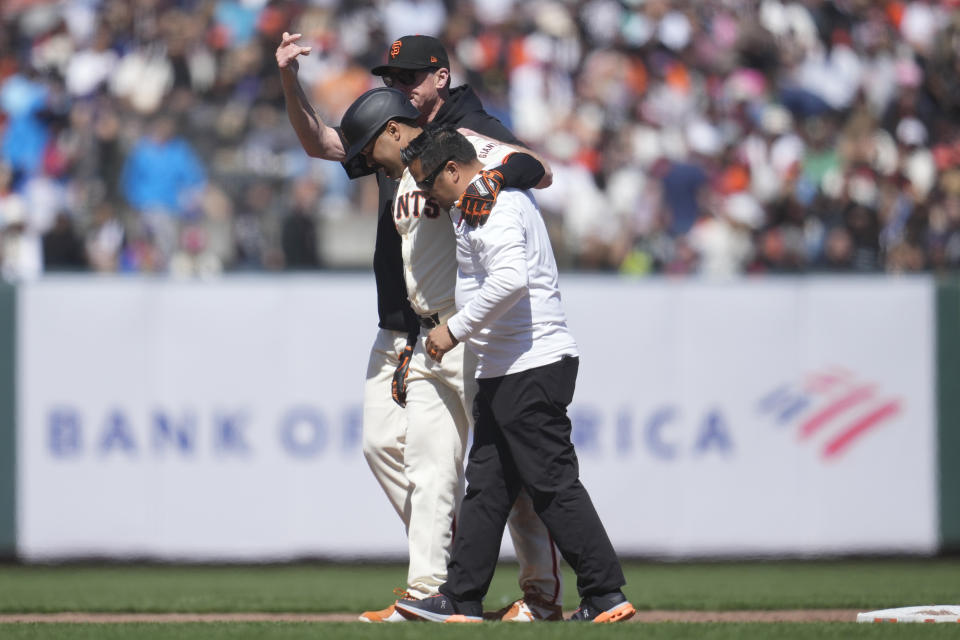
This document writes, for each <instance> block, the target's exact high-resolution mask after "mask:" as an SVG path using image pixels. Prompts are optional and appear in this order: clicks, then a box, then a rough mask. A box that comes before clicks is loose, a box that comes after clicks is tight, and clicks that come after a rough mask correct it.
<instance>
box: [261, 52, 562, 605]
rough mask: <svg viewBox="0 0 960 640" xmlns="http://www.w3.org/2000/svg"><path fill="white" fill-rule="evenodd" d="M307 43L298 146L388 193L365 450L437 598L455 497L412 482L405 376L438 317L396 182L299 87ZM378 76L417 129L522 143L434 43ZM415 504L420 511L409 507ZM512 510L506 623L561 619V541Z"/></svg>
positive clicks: (417, 572)
mask: <svg viewBox="0 0 960 640" xmlns="http://www.w3.org/2000/svg"><path fill="white" fill-rule="evenodd" d="M300 37H301V36H300V34H289V33H284V34H283V40H282V42H281V44H280V46H279V47H278V48H277V52H276V58H277V65H278V67H279V68H280V73H281V78H282V82H283V90H284V95H285V97H286V101H287V115H288V117H289V119H290V122H291V124H292V125H293V127H294V130H295V131H296V132H297V136H298V137H299V139H300V143H301V144H302V145H303V148H304V149H305V150H306V152H307V153H308V155H310V156H312V157H315V158H322V159H325V160H334V161H338V162H343V164H344V169H345V170H346V171H347V175H348V176H349V177H350V178H351V179H353V178H357V177H360V176H364V175H369V174H371V173H376V176H377V183H378V185H379V188H380V198H379V218H378V223H377V237H376V248H375V251H374V260H373V262H374V264H373V268H374V276H375V278H376V283H377V302H378V311H379V315H380V324H379V327H380V330H379V333H378V335H377V339H376V340H375V342H374V346H373V349H372V350H371V354H370V360H369V362H368V365H367V381H366V384H365V387H364V411H363V449H364V455H365V457H366V459H367V462H368V464H369V465H370V468H371V470H372V471H373V474H374V476H375V477H376V478H377V480H378V481H379V482H380V485H381V487H383V489H384V491H385V492H386V494H387V497H388V499H389V500H390V502H391V504H392V505H393V507H394V509H395V510H396V511H397V513H398V514H399V515H400V517H401V519H403V521H404V524H405V525H406V528H407V531H408V542H409V548H410V566H409V571H408V578H407V590H406V593H405V594H404V595H406V596H407V597H411V596H412V597H414V598H420V597H426V596H429V595H433V594H435V593H436V590H437V588H438V587H439V585H440V584H441V583H443V581H444V579H445V576H446V558H447V557H448V555H449V548H450V542H451V538H452V535H451V528H452V525H453V526H455V520H454V521H453V522H451V514H450V513H449V510H448V509H446V508H444V507H442V505H444V504H447V503H449V498H450V497H449V496H440V495H432V494H434V493H437V492H441V491H448V490H446V489H440V488H439V486H437V487H431V486H429V484H430V483H427V484H426V485H424V483H422V482H421V483H420V484H419V485H418V484H416V483H413V482H411V481H410V479H409V477H408V473H409V472H408V469H410V467H411V465H415V464H418V462H417V460H418V459H422V458H423V457H425V456H420V457H419V458H418V457H417V456H416V455H415V452H414V451H413V447H412V443H411V442H409V441H407V433H408V428H407V426H408V424H409V423H408V421H409V420H414V419H417V416H416V415H413V414H410V413H409V412H408V411H405V410H404V409H403V406H404V403H405V397H406V394H407V389H406V387H407V373H408V367H409V366H410V360H411V357H412V355H413V348H414V345H415V344H416V342H417V334H418V332H419V330H420V327H421V325H423V326H430V325H428V324H425V323H427V322H430V321H431V318H420V317H419V316H417V314H416V313H414V312H413V310H412V308H411V306H410V303H409V301H408V299H407V289H406V283H405V280H404V264H403V258H402V254H401V240H400V236H399V235H398V233H397V229H396V227H395V224H394V220H393V202H394V199H395V197H396V194H397V180H396V177H393V178H391V177H390V176H388V175H387V173H386V172H385V171H384V170H383V169H384V168H383V167H381V166H370V165H368V164H367V162H368V160H367V158H368V156H367V155H365V154H357V155H356V156H355V157H353V158H352V159H351V160H350V161H346V155H347V154H346V145H345V144H344V138H343V135H342V133H341V132H340V131H339V130H338V129H335V128H333V127H330V126H328V125H326V124H324V123H323V122H322V121H321V120H320V118H319V117H318V116H317V114H316V112H314V110H313V108H312V107H311V106H310V103H309V101H308V100H307V98H306V95H305V93H304V92H303V89H302V88H301V86H300V84H299V82H298V80H297V69H298V62H297V57H298V56H300V55H307V54H309V53H310V47H302V46H300V45H299V44H297V41H298V40H299V39H300ZM372 73H373V74H374V75H377V76H381V77H382V78H383V81H384V84H385V85H387V86H388V87H393V88H395V89H397V90H399V91H401V92H402V93H403V94H404V95H406V96H407V97H408V98H409V100H410V102H411V103H412V104H413V106H414V107H416V110H417V112H419V114H420V115H419V118H418V119H417V121H416V123H417V124H420V125H423V124H426V123H428V122H435V123H441V124H451V125H454V126H456V127H460V128H467V129H470V130H473V131H476V132H477V133H480V134H483V135H485V136H487V137H489V138H494V139H497V140H501V141H503V142H507V143H510V144H513V145H520V144H521V143H520V142H519V141H518V140H517V139H516V137H515V136H514V135H513V134H512V133H511V132H510V131H509V130H508V129H507V128H506V127H504V126H503V124H502V123H500V121H499V120H497V119H496V118H494V117H493V116H491V115H489V114H488V113H486V112H485V111H484V110H483V105H482V104H481V103H480V100H479V98H477V96H476V94H475V93H474V92H473V90H472V89H471V88H470V87H468V86H466V85H463V86H460V87H456V88H453V89H451V88H450V65H449V61H448V57H447V52H446V51H445V49H444V48H443V45H442V44H441V43H440V42H439V40H437V39H436V38H432V37H429V36H404V37H403V38H400V39H399V40H397V41H396V42H394V43H393V44H392V45H391V47H390V49H389V51H388V52H387V57H386V61H385V63H384V64H383V65H380V66H378V67H375V68H374V69H372ZM409 382H410V389H409V393H410V394H411V395H413V394H434V395H437V394H438V393H443V390H442V389H438V388H437V387H436V386H435V385H434V384H433V383H432V381H431V380H429V379H424V378H421V377H419V376H411V377H410V380H409ZM421 397H422V396H421ZM436 400H437V403H442V404H445V405H446V404H449V402H448V401H446V400H445V399H444V398H443V397H442V396H438V398H436ZM437 403H434V404H437ZM450 455H451V460H450V461H449V462H450V464H451V465H453V464H454V459H453V458H454V454H453V452H451V454H450ZM456 465H458V466H459V467H460V469H461V471H460V473H461V477H462V462H460V461H457V462H456ZM411 503H415V504H413V505H412V506H411ZM434 503H435V504H437V505H438V506H437V507H436V508H435V509H434V511H436V513H435V514H433V515H423V514H424V512H429V511H430V509H429V508H419V506H418V505H429V504H434ZM514 511H515V513H514V515H512V516H511V520H510V526H511V534H512V536H513V540H514V547H515V548H516V549H517V555H518V559H520V561H521V575H520V586H521V588H522V589H523V592H524V597H523V598H522V599H520V600H518V601H516V602H514V603H512V604H511V605H509V606H508V607H506V608H505V609H504V610H503V611H502V612H501V613H500V615H499V617H501V618H502V619H504V620H515V621H529V620H541V619H551V620H556V619H560V618H561V617H562V615H561V610H560V605H561V604H562V589H561V579H560V571H559V566H558V564H557V554H556V553H555V551H554V547H553V542H552V540H551V539H550V537H549V534H548V533H547V531H546V528H545V527H544V526H543V524H542V522H540V520H539V519H538V518H537V516H536V514H535V512H534V511H533V507H532V503H530V501H529V498H526V497H524V498H522V499H520V500H518V502H517V506H516V508H515V510H514ZM418 519H422V520H427V521H418ZM438 549H440V550H441V552H440V553H438ZM405 619H406V618H405V617H404V616H402V615H401V614H400V613H399V612H398V611H397V610H396V609H395V607H394V606H393V604H391V605H390V606H388V607H387V608H386V609H383V610H380V611H368V612H365V613H364V614H363V615H361V616H360V620H362V621H365V622H400V621H403V620H405Z"/></svg>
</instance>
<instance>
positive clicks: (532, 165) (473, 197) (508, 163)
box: [457, 152, 546, 227]
mask: <svg viewBox="0 0 960 640" xmlns="http://www.w3.org/2000/svg"><path fill="white" fill-rule="evenodd" d="M544 173H546V169H545V168H544V166H543V165H542V164H540V161H539V160H537V159H536V158H534V157H533V156H531V155H530V154H528V153H521V152H515V153H511V154H509V155H507V156H506V157H505V158H504V159H503V164H501V165H500V166H499V167H495V168H493V169H488V170H485V171H481V172H480V173H479V174H477V176H476V177H475V178H474V179H473V180H471V181H470V184H468V185H467V188H466V190H465V191H464V192H463V195H461V196H460V199H459V200H458V201H457V207H459V208H460V211H461V212H463V219H464V220H465V221H466V222H467V224H468V225H470V226H471V227H476V226H483V224H484V223H485V222H486V221H487V218H488V217H489V216H490V212H491V211H492V210H493V205H494V204H496V202H497V196H498V195H500V191H501V190H502V189H511V188H513V189H532V188H533V187H535V186H537V184H538V183H539V182H540V179H541V178H543V175H544Z"/></svg>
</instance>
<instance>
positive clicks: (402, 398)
mask: <svg viewBox="0 0 960 640" xmlns="http://www.w3.org/2000/svg"><path fill="white" fill-rule="evenodd" d="M412 357H413V345H412V344H408V345H407V346H406V347H404V348H403V351H402V352H401V353H400V364H399V365H397V370H396V371H394V372H393V382H392V383H391V384H390V396H391V397H392V398H393V401H394V402H396V403H397V404H398V405H400V406H401V407H406V406H407V376H408V375H410V359H411V358H412Z"/></svg>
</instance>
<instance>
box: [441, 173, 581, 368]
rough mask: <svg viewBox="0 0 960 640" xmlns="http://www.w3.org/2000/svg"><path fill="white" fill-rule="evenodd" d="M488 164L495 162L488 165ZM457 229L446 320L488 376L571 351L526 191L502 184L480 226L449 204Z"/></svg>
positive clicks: (547, 253) (549, 259) (542, 231)
mask: <svg viewBox="0 0 960 640" xmlns="http://www.w3.org/2000/svg"><path fill="white" fill-rule="evenodd" d="M488 166H494V165H488ZM450 219H451V221H452V222H453V225H454V230H455V232H456V236H457V289H456V300H457V313H456V314H454V315H453V316H451V317H450V319H449V320H448V321H447V326H448V327H449V329H450V332H451V333H452V334H453V335H454V336H455V337H456V338H457V339H458V340H462V341H465V342H466V343H467V345H468V346H469V347H470V349H472V350H473V351H474V352H476V354H477V359H478V365H477V377H478V378H495V377H499V376H505V375H508V374H511V373H519V372H521V371H526V370H528V369H532V368H534V367H539V366H543V365H547V364H552V363H554V362H556V361H558V360H559V359H560V358H561V357H562V356H564V355H571V356H577V355H579V352H578V351H577V343H576V341H574V339H573V335H572V334H571V333H570V330H569V329H568V328H567V317H566V315H565V314H564V312H563V306H562V304H561V300H560V288H559V282H558V275H557V262H556V260H555V259H554V257H553V247H552V246H551V245H550V238H549V236H548V235H547V228H546V226H545V225H544V223H543V217H542V216H541V215H540V211H539V209H538V208H537V205H536V202H535V201H534V199H533V196H532V195H531V194H530V193H529V192H528V191H519V190H517V189H506V190H504V191H501V192H500V195H499V196H498V198H497V202H496V204H495V205H494V207H493V210H492V211H491V212H490V216H489V218H487V222H486V224H484V225H483V226H482V227H471V226H469V225H467V224H466V223H465V222H463V221H462V220H461V219H460V210H459V209H457V208H456V207H454V208H451V209H450Z"/></svg>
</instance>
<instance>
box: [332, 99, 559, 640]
mask: <svg viewBox="0 0 960 640" xmlns="http://www.w3.org/2000/svg"><path fill="white" fill-rule="evenodd" d="M417 115H418V113H417V111H416V109H415V108H414V107H413V106H412V105H411V104H410V102H409V100H407V99H406V97H405V96H404V95H403V94H402V93H400V92H399V91H396V90H395V89H389V88H385V87H384V88H379V89H373V90H371V91H368V92H367V93H365V94H364V95H362V96H361V97H360V98H358V99H357V100H356V101H355V102H354V103H353V105H351V107H350V108H349V109H348V110H347V112H346V113H345V114H344V117H343V120H342V122H341V130H342V132H343V134H344V137H345V138H346V141H347V143H348V144H349V149H348V150H347V161H350V160H351V159H352V158H353V157H354V156H355V155H357V154H360V155H362V156H363V157H364V158H365V160H366V162H367V164H368V165H369V166H371V167H378V168H380V169H381V170H383V171H384V172H385V173H386V175H387V176H388V177H390V178H392V179H399V184H398V188H397V194H396V197H395V199H394V204H393V220H394V223H395V224H396V228H397V232H398V233H399V235H400V238H401V253H402V256H403V266H404V278H405V282H406V289H407V296H408V298H409V301H410V305H411V306H412V308H413V310H414V312H415V313H416V314H417V315H418V316H419V318H420V319H421V324H422V326H424V327H425V328H427V329H429V328H432V327H435V326H438V325H440V324H441V323H442V322H444V321H445V320H446V319H447V318H448V317H450V316H451V315H452V314H453V313H454V312H455V311H456V308H455V299H454V298H455V286H456V239H455V237H454V231H453V227H452V226H451V225H450V223H449V218H448V215H447V212H446V211H445V210H441V208H440V207H439V206H438V205H437V203H436V202H435V201H433V200H432V199H430V198H429V197H428V196H427V195H426V194H425V193H424V191H423V190H422V189H421V188H420V187H418V186H417V183H416V182H415V181H414V180H413V178H412V176H411V175H410V172H409V170H407V168H406V167H405V165H404V163H403V160H402V157H401V152H402V149H403V147H404V146H406V144H407V142H409V141H410V140H412V139H413V138H415V137H416V136H417V135H419V134H420V132H421V128H420V127H419V126H418V125H417V124H416V118H417ZM463 131H464V132H465V133H468V139H469V140H470V142H471V143H472V144H473V145H474V147H475V148H476V151H477V154H478V155H479V156H480V157H483V158H484V159H485V160H487V161H489V162H490V163H492V164H494V165H501V164H502V163H503V161H504V159H506V158H507V157H508V156H509V155H511V154H515V153H516V152H518V149H516V148H514V147H511V146H508V145H505V144H503V143H500V142H497V141H494V140H492V139H490V138H486V137H484V136H481V135H479V134H476V133H473V132H469V131H467V130H463ZM520 151H525V150H520ZM517 155H518V156H519V155H521V154H517ZM524 158H528V159H529V160H527V165H524V166H529V163H530V161H532V162H533V164H535V165H536V166H537V167H539V168H540V173H539V174H538V175H533V179H532V180H531V179H529V178H527V177H526V176H525V175H518V177H517V178H516V181H517V182H519V183H520V184H519V185H518V186H526V187H533V186H535V185H536V184H537V183H538V182H540V181H541V176H543V173H544V172H543V168H542V165H540V163H539V162H537V161H535V160H533V159H532V158H530V156H523V158H518V159H519V160H523V159H524ZM505 171H506V173H507V176H508V179H509V178H510V173H511V172H510V171H509V170H505ZM527 175H529V174H527ZM543 182H544V183H545V184H548V183H549V177H548V178H547V179H546V180H543ZM425 334H426V332H425V331H424V332H421V334H420V336H419V338H418V339H417V340H416V342H415V343H413V344H409V343H407V342H405V341H404V339H403V337H402V336H397V335H396V334H395V333H385V332H381V334H380V337H379V338H378V342H377V344H376V345H375V346H374V354H376V353H383V354H396V353H402V354H403V355H402V358H403V359H406V362H405V364H404V365H403V366H402V367H401V368H400V369H399V370H398V369H397V367H396V366H395V364H394V363H393V362H392V361H391V359H390V358H386V357H376V355H374V356H372V357H371V360H370V368H369V369H368V373H367V385H368V389H370V391H371V394H368V402H369V397H370V395H373V393H375V392H377V390H382V389H383V388H385V387H387V386H388V385H390V384H392V385H393V389H394V393H393V399H391V398H390V397H387V396H386V395H385V394H382V395H379V396H377V397H380V398H382V399H381V400H380V402H382V403H390V404H394V403H396V404H398V405H404V406H405V409H404V410H405V412H406V413H407V416H406V417H407V420H406V421H405V425H406V426H405V428H401V429H398V427H397V425H398V422H396V421H379V422H376V421H365V424H364V430H365V434H364V442H365V454H366V455H367V459H368V462H369V463H370V466H371V469H372V470H373V472H374V475H375V476H376V477H377V479H378V481H379V482H380V484H381V485H382V486H383V488H384V490H385V492H386V493H387V496H388V498H389V499H390V502H391V504H392V505H393V506H394V508H395V509H396V510H397V513H398V514H399V515H400V517H401V518H402V519H403V521H404V523H405V524H406V526H407V535H408V538H409V550H410V561H409V570H408V579H407V594H406V596H407V597H413V598H424V597H428V596H431V595H434V594H436V593H437V588H438V587H439V586H440V584H442V583H443V582H444V581H445V580H446V569H447V562H448V560H449V556H450V548H451V545H452V540H453V535H454V531H455V529H456V526H457V521H456V514H457V513H458V511H459V507H460V500H461V497H462V495H463V491H464V478H463V458H464V452H465V449H466V443H467V438H468V433H469V429H470V425H471V423H472V420H471V417H472V413H471V407H472V405H473V398H474V396H475V394H476V389H477V386H476V380H475V370H476V362H477V360H476V356H475V355H474V354H473V353H472V352H470V351H468V350H466V349H464V348H462V347H461V348H457V349H453V350H452V351H450V352H449V353H448V354H447V356H446V358H444V360H443V362H442V363H440V362H436V361H434V360H432V359H430V358H428V357H427V355H426V352H425V350H424V340H425ZM381 342H382V344H380V343H381ZM374 409H375V410H376V407H375V408H374ZM394 409H396V406H393V407H389V406H384V407H382V408H381V410H382V411H384V412H387V411H390V410H394ZM509 528H510V531H511V534H512V539H513V544H514V549H515V551H516V553H517V559H518V561H519V563H520V586H521V588H522V590H523V592H524V597H523V598H522V599H521V600H519V601H517V602H516V603H513V605H512V606H511V607H509V608H508V610H507V611H506V612H503V613H502V614H501V615H502V616H503V618H502V619H506V620H515V621H530V620H541V619H549V620H557V619H560V618H561V617H562V614H561V609H560V605H561V604H562V587H561V580H560V572H559V566H558V556H557V553H556V549H555V547H554V545H553V542H552V539H551V538H550V536H549V534H548V533H547V531H546V528H545V527H544V525H543V523H542V522H541V521H540V519H539V517H538V516H537V515H536V512H535V511H534V510H533V506H532V504H531V502H530V499H529V497H528V496H527V495H526V494H521V496H519V498H518V500H517V502H516V504H515V506H514V508H513V511H512V513H511V516H510V519H509ZM391 607H392V605H391ZM391 607H388V609H387V610H384V611H383V612H372V613H374V614H376V615H378V616H379V617H380V618H381V619H384V620H390V621H396V620H398V619H403V618H402V616H401V615H400V614H399V613H397V612H396V610H395V609H394V610H390V609H391ZM369 613H370V612H368V614H364V616H362V617H361V620H368V621H372V620H369V618H370V616H369Z"/></svg>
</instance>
